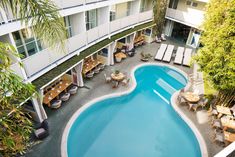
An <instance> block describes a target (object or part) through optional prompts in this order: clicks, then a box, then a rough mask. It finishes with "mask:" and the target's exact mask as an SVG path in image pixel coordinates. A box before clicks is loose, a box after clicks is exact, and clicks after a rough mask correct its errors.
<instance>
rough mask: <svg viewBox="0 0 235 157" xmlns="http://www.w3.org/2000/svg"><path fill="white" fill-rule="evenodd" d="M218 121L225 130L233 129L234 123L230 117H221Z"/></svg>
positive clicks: (234, 127)
mask: <svg viewBox="0 0 235 157" xmlns="http://www.w3.org/2000/svg"><path fill="white" fill-rule="evenodd" d="M220 120H221V124H222V126H223V127H224V129H225V130H226V128H231V129H235V121H234V120H233V118H232V117H231V116H223V117H222V118H221V119H220Z"/></svg>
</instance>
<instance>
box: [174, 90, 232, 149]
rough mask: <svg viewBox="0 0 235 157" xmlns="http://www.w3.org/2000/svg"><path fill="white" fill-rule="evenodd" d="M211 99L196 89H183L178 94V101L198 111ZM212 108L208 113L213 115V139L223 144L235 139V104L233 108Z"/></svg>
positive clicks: (218, 106)
mask: <svg viewBox="0 0 235 157" xmlns="http://www.w3.org/2000/svg"><path fill="white" fill-rule="evenodd" d="M208 102H209V100H208V99H207V98H205V96H204V95H203V94H199V93H198V91H197V90H195V91H184V89H182V90H181V91H180V92H179V95H178V103H179V104H180V105H183V104H186V105H187V106H188V109H189V110H191V111H194V112H196V111H198V109H199V108H201V109H205V107H206V106H207V104H208ZM210 104H212V105H211V108H210V110H209V111H208V115H209V116H211V127H212V128H213V129H214V133H213V135H212V136H213V141H215V142H217V143H218V144H222V145H223V146H227V145H228V144H230V143H232V142H234V141H235V105H234V106H233V107H231V108H229V107H225V106H222V105H217V106H215V107H213V103H212V102H210Z"/></svg>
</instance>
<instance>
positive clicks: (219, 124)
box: [212, 119, 223, 129]
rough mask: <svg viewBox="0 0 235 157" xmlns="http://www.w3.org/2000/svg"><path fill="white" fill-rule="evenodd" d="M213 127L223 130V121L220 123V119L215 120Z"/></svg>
mask: <svg viewBox="0 0 235 157" xmlns="http://www.w3.org/2000/svg"><path fill="white" fill-rule="evenodd" d="M212 127H213V128H219V129H222V127H223V126H222V124H221V121H220V119H215V120H213V122H212Z"/></svg>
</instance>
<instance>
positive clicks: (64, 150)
mask: <svg viewBox="0 0 235 157" xmlns="http://www.w3.org/2000/svg"><path fill="white" fill-rule="evenodd" d="M148 65H155V66H167V67H169V68H171V69H174V70H176V71H178V72H180V73H181V74H182V75H183V76H184V77H185V78H186V79H188V75H187V74H186V73H185V72H183V71H182V70H180V69H178V68H176V67H174V66H172V65H166V64H161V63H144V64H140V65H137V66H135V67H134V68H133V69H132V70H131V82H132V85H131V87H130V88H128V89H127V90H125V91H123V92H118V93H113V94H108V95H104V96H101V97H98V98H95V99H93V100H92V101H90V102H88V103H86V104H85V105H83V106H82V107H81V108H80V109H78V110H77V111H76V112H75V113H74V114H73V115H72V117H71V118H70V120H69V121H68V123H67V125H66V127H65V129H64V132H63V135H62V142H61V157H68V155H67V139H68V135H69V131H70V128H71V127H72V125H73V123H74V121H75V120H76V119H77V118H78V116H79V115H80V114H81V113H82V112H83V111H84V110H86V109H87V108H89V107H90V106H92V105H93V104H95V102H97V101H101V100H104V99H107V98H111V97H112V98H113V97H119V96H123V95H127V94H129V93H131V92H132V91H133V90H134V89H135V87H136V85H137V83H136V79H135V76H134V72H135V71H136V70H137V69H138V68H140V67H143V66H148ZM189 87H190V83H189V82H188V84H187V85H186V87H185V88H186V89H187V88H189ZM178 93H179V91H177V92H175V93H174V94H173V95H172V97H171V104H172V107H173V108H174V109H175V111H176V112H177V113H178V114H179V116H180V117H181V118H182V119H183V120H184V121H185V122H186V124H187V125H188V126H189V127H190V128H191V129H192V131H193V133H194V134H195V136H196V138H197V140H198V143H199V146H200V150H201V155H202V157H208V151H207V147H206V143H205V141H204V139H203V137H202V135H201V133H200V132H199V130H198V129H197V127H196V126H195V125H194V123H193V122H192V121H191V120H190V119H189V118H187V116H186V115H185V114H184V113H183V112H182V111H181V110H180V109H179V107H178V106H177V95H178Z"/></svg>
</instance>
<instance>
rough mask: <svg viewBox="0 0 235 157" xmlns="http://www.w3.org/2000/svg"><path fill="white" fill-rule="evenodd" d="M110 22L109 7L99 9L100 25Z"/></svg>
mask: <svg viewBox="0 0 235 157" xmlns="http://www.w3.org/2000/svg"><path fill="white" fill-rule="evenodd" d="M107 22H109V7H102V8H99V9H98V25H102V24H105V23H107Z"/></svg>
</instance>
